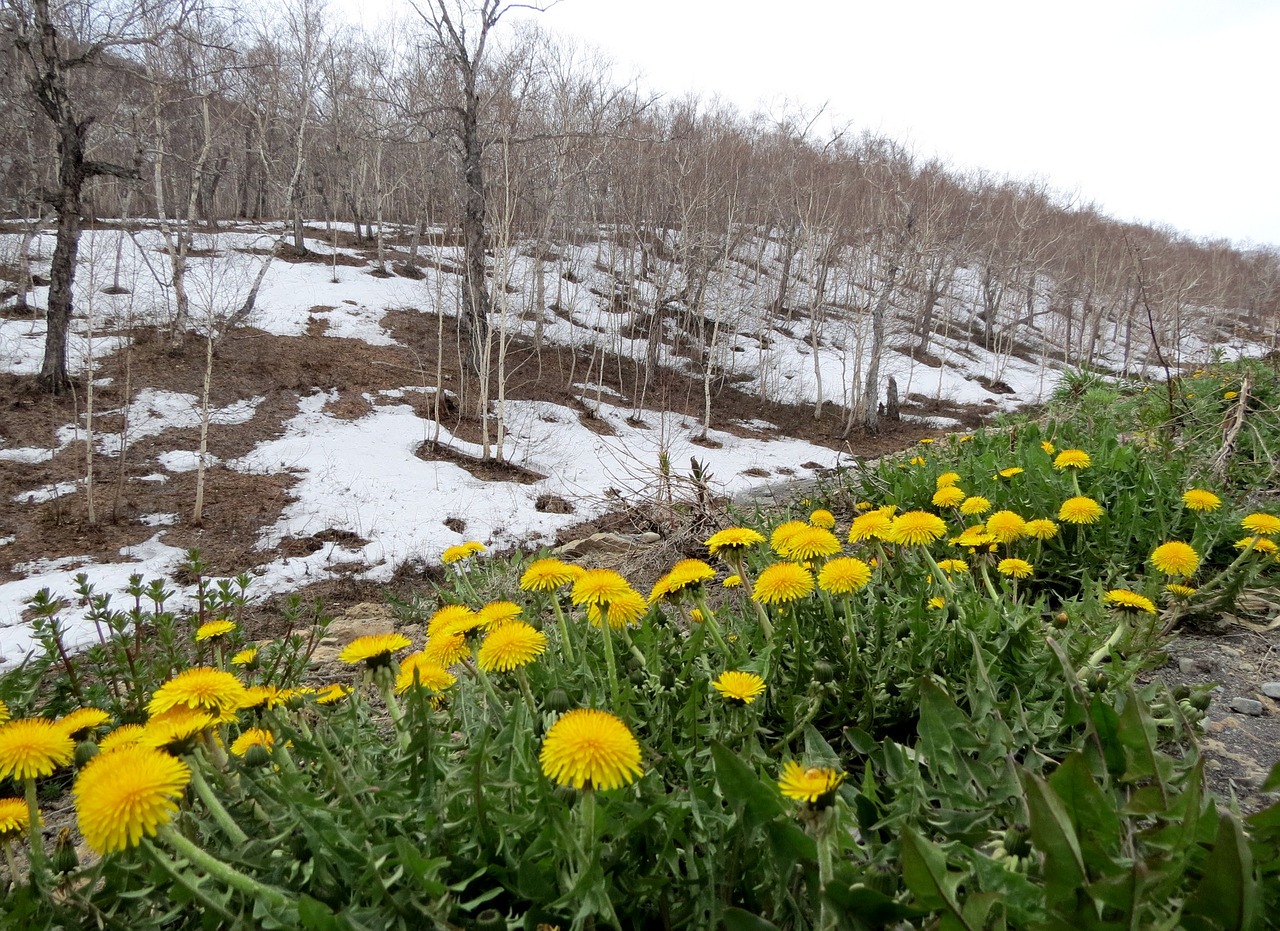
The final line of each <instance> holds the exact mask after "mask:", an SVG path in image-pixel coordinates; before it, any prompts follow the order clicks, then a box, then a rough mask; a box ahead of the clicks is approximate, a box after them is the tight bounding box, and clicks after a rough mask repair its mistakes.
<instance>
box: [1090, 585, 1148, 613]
mask: <svg viewBox="0 0 1280 931" xmlns="http://www.w3.org/2000/svg"><path fill="white" fill-rule="evenodd" d="M1102 600H1103V601H1104V602H1106V603H1107V604H1109V605H1113V606H1115V607H1117V608H1122V609H1124V610H1127V611H1145V612H1146V613H1147V614H1155V613H1156V606H1155V602H1153V601H1152V600H1151V599H1150V598H1148V597H1147V596H1146V595H1139V594H1138V593H1137V592H1131V591H1129V590H1127V589H1123V588H1113V589H1112V590H1111V591H1109V592H1107V593H1106V594H1105V595H1103V596H1102Z"/></svg>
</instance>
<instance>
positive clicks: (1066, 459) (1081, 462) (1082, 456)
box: [1053, 449, 1093, 472]
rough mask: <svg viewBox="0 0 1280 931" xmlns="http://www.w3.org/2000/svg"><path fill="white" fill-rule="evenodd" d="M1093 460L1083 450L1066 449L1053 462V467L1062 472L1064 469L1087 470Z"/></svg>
mask: <svg viewBox="0 0 1280 931" xmlns="http://www.w3.org/2000/svg"><path fill="white" fill-rule="evenodd" d="M1091 465H1093V460H1092V459H1091V458H1090V457H1089V454H1088V453H1086V452H1085V451H1084V450H1083V449H1064V450H1063V451H1062V452H1060V453H1058V458H1056V459H1054V460H1053V467H1054V468H1055V469H1057V470H1058V471H1059V472H1061V471H1062V470H1063V469H1087V468H1089V466H1091Z"/></svg>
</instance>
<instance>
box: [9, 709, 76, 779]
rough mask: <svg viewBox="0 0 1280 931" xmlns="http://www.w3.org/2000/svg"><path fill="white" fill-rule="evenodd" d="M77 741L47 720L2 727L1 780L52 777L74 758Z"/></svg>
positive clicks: (18, 721)
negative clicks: (5, 778)
mask: <svg viewBox="0 0 1280 931" xmlns="http://www.w3.org/2000/svg"><path fill="white" fill-rule="evenodd" d="M75 750H76V745H75V741H73V740H72V739H71V735H70V734H68V733H67V732H66V730H64V729H63V728H61V727H59V726H58V725H57V724H55V723H54V722H53V721H50V720H48V719H47V718H18V719H17V720H16V721H10V722H9V723H8V724H5V725H3V726H0V779H3V778H4V777H6V776H9V777H11V778H12V779H13V780H14V782H22V781H23V780H24V779H37V778H40V777H42V776H49V775H52V774H53V773H54V771H55V770H57V769H58V768H59V767H60V766H66V765H67V764H68V763H70V762H71V758H72V757H73V756H74V755H75Z"/></svg>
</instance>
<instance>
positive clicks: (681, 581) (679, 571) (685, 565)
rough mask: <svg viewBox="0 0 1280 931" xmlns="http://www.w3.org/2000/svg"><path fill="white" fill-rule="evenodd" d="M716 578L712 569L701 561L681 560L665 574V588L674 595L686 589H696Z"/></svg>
mask: <svg viewBox="0 0 1280 931" xmlns="http://www.w3.org/2000/svg"><path fill="white" fill-rule="evenodd" d="M715 577H716V570H714V569H712V568H711V567H710V566H708V565H707V564H706V563H705V562H703V561H702V560H701V559H682V560H680V561H679V562H678V563H676V564H675V565H674V566H672V567H671V571H670V572H668V573H667V587H668V588H669V589H670V591H671V592H672V593H673V594H674V593H676V592H682V591H685V590H688V589H696V588H698V587H699V586H700V585H702V583H703V582H709V581H710V580H711V579H714V578H715Z"/></svg>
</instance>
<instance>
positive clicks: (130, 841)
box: [72, 746, 191, 854]
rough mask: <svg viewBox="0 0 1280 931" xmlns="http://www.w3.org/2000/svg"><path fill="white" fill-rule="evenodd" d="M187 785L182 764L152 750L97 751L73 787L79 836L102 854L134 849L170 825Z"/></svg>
mask: <svg viewBox="0 0 1280 931" xmlns="http://www.w3.org/2000/svg"><path fill="white" fill-rule="evenodd" d="M190 781H191V770H190V769H189V768H188V766H187V764H186V763H183V762H182V761H181V760H178V759H175V758H174V757H172V756H170V755H169V754H167V753H163V752H161V751H159V750H156V749H153V748H151V747H141V746H132V747H120V748H119V749H116V750H112V751H111V752H110V753H101V754H99V755H98V756H96V757H94V758H93V759H92V760H90V761H89V765H87V766H86V767H85V768H84V769H82V770H81V771H80V775H79V776H77V777H76V782H75V787H74V788H73V789H72V795H73V796H74V797H75V803H76V821H77V823H78V824H79V827H80V833H81V834H83V835H84V839H85V841H86V843H88V845H89V847H90V848H92V849H93V850H94V851H96V852H97V853H100V854H106V853H111V852H113V851H116V850H124V849H126V848H127V847H132V846H134V845H135V844H137V843H138V842H139V841H140V840H142V838H143V837H151V836H153V835H154V834H155V833H156V830H157V829H159V828H160V826H161V825H164V824H168V823H169V820H170V819H171V818H172V817H173V815H174V813H176V812H177V810H178V801H179V800H180V799H181V798H182V795H183V793H184V792H185V791H186V788H187V784H188V783H189V782H190Z"/></svg>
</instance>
